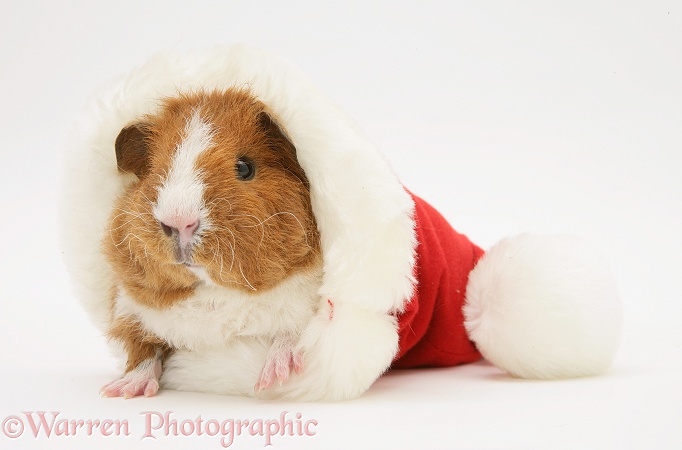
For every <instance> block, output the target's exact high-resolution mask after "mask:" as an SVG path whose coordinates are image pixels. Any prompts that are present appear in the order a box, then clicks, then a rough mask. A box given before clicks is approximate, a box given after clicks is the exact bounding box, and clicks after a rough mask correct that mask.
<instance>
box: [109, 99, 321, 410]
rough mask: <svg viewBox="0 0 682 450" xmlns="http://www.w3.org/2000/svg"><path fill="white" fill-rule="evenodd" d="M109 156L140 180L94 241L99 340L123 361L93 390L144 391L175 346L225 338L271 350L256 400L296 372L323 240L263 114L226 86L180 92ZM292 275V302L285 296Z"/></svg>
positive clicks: (301, 179) (304, 188) (301, 176)
mask: <svg viewBox="0 0 682 450" xmlns="http://www.w3.org/2000/svg"><path fill="white" fill-rule="evenodd" d="M115 150H116V161H117V165H118V169H119V170H120V171H121V172H123V173H126V172H127V173H132V174H134V175H135V176H136V177H137V181H136V182H134V183H132V184H131V185H130V186H129V187H128V188H127V189H126V190H125V192H124V193H123V194H122V195H121V196H120V198H118V200H117V202H116V205H115V208H114V212H113V214H112V216H111V219H110V221H109V229H108V232H107V233H105V239H104V241H103V248H104V253H105V255H106V257H107V259H108V261H109V263H110V264H111V267H112V269H113V273H114V278H115V282H116V286H117V288H116V291H115V292H114V293H113V297H112V311H113V314H112V320H111V323H110V327H109V331H108V335H109V337H110V338H111V339H114V340H117V341H119V342H120V343H121V344H122V345H123V347H124V349H125V352H126V354H127V363H126V368H125V374H124V375H123V377H122V378H121V379H119V380H116V381H113V382H111V383H109V384H107V385H106V386H104V387H103V388H102V394H103V395H105V396H109V397H115V396H123V397H126V398H129V397H133V396H137V395H145V396H151V395H154V394H155V393H156V392H157V390H158V389H159V377H160V375H161V371H162V367H163V362H164V359H166V358H167V357H168V356H169V355H170V354H171V353H172V352H173V351H174V350H175V349H177V348H184V349H195V348H199V347H206V346H210V345H212V344H220V343H222V342H226V341H228V340H229V339H231V338H233V337H235V336H255V337H262V338H263V339H266V340H267V341H268V342H269V343H270V347H271V350H270V351H269V352H268V355H267V358H266V361H265V364H264V366H263V368H262V370H261V373H260V377H259V378H258V381H257V383H256V385H255V390H256V391H260V390H262V389H267V388H269V387H270V386H271V385H272V384H273V382H274V381H275V380H278V381H279V382H280V383H282V382H285V381H286V380H287V379H288V377H289V373H290V371H291V370H294V371H296V372H301V371H302V370H304V365H303V359H302V355H300V354H299V353H297V351H296V344H297V343H298V339H299V336H300V333H301V331H302V330H303V328H304V326H305V325H306V324H307V323H308V321H309V320H310V318H311V316H312V315H313V314H314V313H315V305H316V302H315V294H316V291H317V290H318V289H319V285H320V273H321V259H320V239H319V235H318V232H317V226H316V223H315V217H314V215H313V212H312V207H311V202H310V188H309V183H308V179H307V178H306V174H305V173H304V171H303V169H301V166H300V165H299V163H298V161H297V157H296V149H295V148H294V146H293V145H292V144H291V142H290V141H289V140H288V139H287V137H286V136H285V135H284V134H283V132H282V131H281V130H280V129H279V128H278V126H277V124H275V122H274V121H273V120H272V118H271V116H270V115H269V113H268V111H267V108H266V106H265V105H264V104H263V103H262V102H260V101H259V100H257V99H256V98H254V97H253V96H252V95H251V94H250V93H249V92H248V91H247V90H239V89H234V88H232V89H227V90H224V91H219V90H214V91H210V92H206V91H203V90H197V91H195V92H192V93H190V94H179V95H177V96H176V97H172V98H166V99H165V100H163V103H162V106H161V108H160V110H159V111H158V112H157V113H155V114H153V115H146V116H144V117H140V118H139V121H137V122H135V123H132V124H130V125H128V126H126V127H125V128H123V129H122V130H121V132H120V134H119V135H118V137H117V139H116V144H115ZM292 279H295V280H296V281H295V283H296V284H297V289H296V295H295V296H291V295H287V293H285V292H282V290H283V289H287V286H288V285H289V284H291V283H288V284H287V283H284V281H285V280H292ZM263 293H264V294H263Z"/></svg>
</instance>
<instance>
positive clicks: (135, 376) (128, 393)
mask: <svg viewBox="0 0 682 450" xmlns="http://www.w3.org/2000/svg"><path fill="white" fill-rule="evenodd" d="M160 375H161V360H159V359H156V358H150V359H145V360H144V361H142V362H141V363H140V364H138V365H137V367H135V369H133V370H131V371H129V372H128V373H126V374H125V375H124V376H123V377H121V378H119V379H118V380H114V381H112V382H111V383H107V384H105V385H104V386H102V389H100V391H99V392H100V395H102V396H103V397H123V398H125V399H129V398H133V397H137V396H138V395H144V396H145V397H152V396H154V395H156V393H157V392H158V391H159V376H160Z"/></svg>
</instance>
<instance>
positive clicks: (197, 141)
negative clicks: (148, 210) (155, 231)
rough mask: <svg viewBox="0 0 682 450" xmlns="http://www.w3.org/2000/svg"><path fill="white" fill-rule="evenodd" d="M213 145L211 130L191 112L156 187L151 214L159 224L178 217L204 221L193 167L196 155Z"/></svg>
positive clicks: (199, 185)
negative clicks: (165, 174)
mask: <svg viewBox="0 0 682 450" xmlns="http://www.w3.org/2000/svg"><path fill="white" fill-rule="evenodd" d="M212 145H213V130H212V129H211V125H209V124H208V123H206V122H204V121H203V120H202V119H201V116H200V115H199V111H195V112H194V114H193V115H192V117H191V118H190V119H189V120H188V121H187V125H186V127H185V137H184V139H183V140H182V142H181V143H180V144H179V145H178V147H177V149H176V150H175V154H174V155H173V162H172V163H171V168H170V170H169V172H168V174H167V176H166V179H165V180H164V181H163V183H162V184H161V186H160V187H159V196H158V200H157V202H156V205H155V206H154V209H153V210H154V217H156V220H159V221H161V222H163V223H166V224H169V223H176V222H178V221H179V219H180V218H186V217H192V218H197V219H202V221H205V220H206V216H207V213H206V208H205V206H204V200H203V195H204V189H205V185H204V183H203V182H202V181H201V177H200V174H199V173H198V172H197V170H196V161H197V158H198V157H199V156H200V155H201V154H202V153H203V152H205V151H206V150H207V149H209V148H210V147H211V146H212Z"/></svg>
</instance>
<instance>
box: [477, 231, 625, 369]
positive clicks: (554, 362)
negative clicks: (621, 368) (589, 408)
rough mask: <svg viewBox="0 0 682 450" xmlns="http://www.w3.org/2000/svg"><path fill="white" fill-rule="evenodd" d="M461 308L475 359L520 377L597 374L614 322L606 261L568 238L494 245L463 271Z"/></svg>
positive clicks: (613, 339) (616, 313)
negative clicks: (465, 282)
mask: <svg viewBox="0 0 682 450" xmlns="http://www.w3.org/2000/svg"><path fill="white" fill-rule="evenodd" d="M464 313H465V316H466V323H465V325H466V328H467V331H468V332H469V336H470V337H471V339H472V340H473V341H474V342H475V343H476V345H477V346H478V349H479V350H480V351H481V353H482V354H483V356H485V358H486V359H488V360H489V361H490V362H492V363H493V364H495V365H496V366H498V367H499V368H501V369H503V370H505V371H507V372H508V373H510V374H511V375H513V376H516V377H521V378H566V377H577V376H587V375H594V374H599V373H602V372H604V371H605V370H607V369H608V368H609V367H610V365H611V362H612V359H613V356H614V353H615V351H616V349H617V347H618V341H619V336H620V329H621V322H622V316H621V309H620V302H619V300H618V295H617V292H616V288H615V283H614V281H613V278H612V275H611V274H610V272H609V270H608V268H607V265H606V264H605V262H604V261H603V260H602V259H601V258H600V257H599V256H598V255H596V254H595V252H594V251H593V250H592V249H590V248H589V247H588V246H587V245H586V244H585V243H583V242H582V241H580V240H578V239H577V238H574V237H569V236H537V235H530V234H524V235H520V236H518V237H515V238H509V239H504V240H502V241H501V242H499V243H498V244H497V245H495V246H494V247H493V248H492V249H491V250H490V251H489V252H488V253H486V254H485V256H484V257H483V258H482V259H481V260H480V261H479V263H478V264H477V265H476V267H475V268H474V270H473V271H472V272H471V274H470V276H469V284H468V287H467V303H466V305H465V307H464Z"/></svg>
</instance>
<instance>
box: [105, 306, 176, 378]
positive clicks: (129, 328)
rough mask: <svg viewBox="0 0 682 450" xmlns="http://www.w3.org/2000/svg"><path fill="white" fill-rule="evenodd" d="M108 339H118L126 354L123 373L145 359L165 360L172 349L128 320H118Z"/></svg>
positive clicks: (135, 322)
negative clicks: (126, 359) (157, 358)
mask: <svg viewBox="0 0 682 450" xmlns="http://www.w3.org/2000/svg"><path fill="white" fill-rule="evenodd" d="M109 337H110V338H113V339H118V340H120V341H121V342H122V343H123V346H124V348H125V350H126V353H127V354H128V361H127V362H126V369H125V372H126V373H128V372H130V371H131V370H133V369H135V368H136V367H137V366H138V365H139V364H140V363H141V362H142V361H144V360H145V359H150V358H156V357H157V355H158V356H159V357H160V358H161V360H162V361H163V360H165V359H166V358H167V357H168V355H169V354H170V353H171V351H172V349H171V347H169V346H168V345H167V344H166V343H165V342H164V341H163V340H161V339H159V338H158V337H156V336H154V335H152V334H150V333H147V332H146V331H145V330H144V329H143V328H142V325H140V323H139V322H137V321H135V320H133V319H130V318H118V319H116V321H115V322H114V324H113V325H112V327H111V329H110V330H109Z"/></svg>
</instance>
